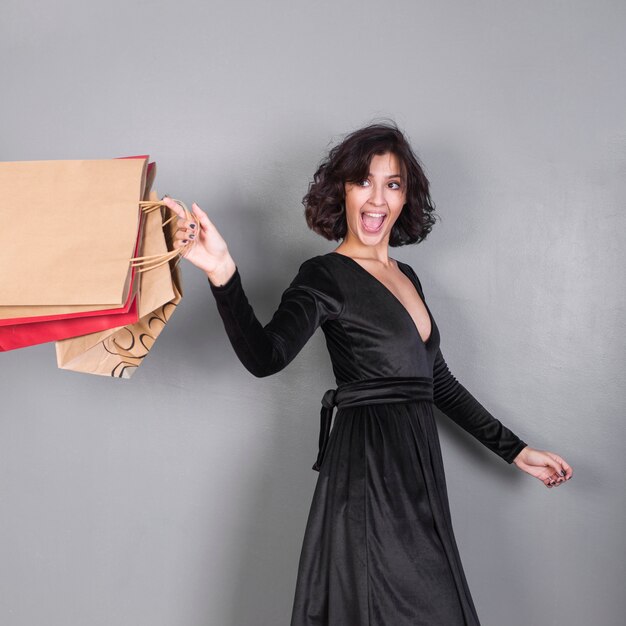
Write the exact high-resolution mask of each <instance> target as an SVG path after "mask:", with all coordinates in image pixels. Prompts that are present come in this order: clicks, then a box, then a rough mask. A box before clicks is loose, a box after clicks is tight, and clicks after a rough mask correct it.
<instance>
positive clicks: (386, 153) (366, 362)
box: [168, 124, 572, 626]
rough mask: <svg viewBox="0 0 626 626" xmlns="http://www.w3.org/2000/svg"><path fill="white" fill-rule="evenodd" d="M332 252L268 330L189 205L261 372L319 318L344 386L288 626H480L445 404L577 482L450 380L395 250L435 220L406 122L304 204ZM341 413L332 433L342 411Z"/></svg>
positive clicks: (326, 430) (530, 469)
mask: <svg viewBox="0 0 626 626" xmlns="http://www.w3.org/2000/svg"><path fill="white" fill-rule="evenodd" d="M303 203H304V205H305V216H306V220H307V223H308V225H309V227H310V228H312V229H313V230H314V231H315V232H317V233H319V234H320V235H322V236H323V237H325V238H326V239H329V240H338V239H342V242H341V244H340V245H339V246H338V247H337V248H336V249H335V250H333V251H332V252H329V253H327V254H321V255H317V256H314V257H312V258H310V259H307V260H306V261H304V262H303V263H302V265H300V267H299V271H298V273H297V275H296V276H295V278H294V279H293V280H292V282H291V284H290V285H289V287H288V288H287V289H286V290H285V291H284V292H283V294H282V297H281V301H280V304H279V306H278V309H277V310H276V312H275V313H274V315H273V317H272V319H271V321H270V322H269V323H268V324H267V325H265V326H262V325H261V323H260V322H259V321H258V319H257V318H256V316H255V314H254V311H253V309H252V307H251V306H250V304H249V303H248V300H247V298H246V295H245V292H244V290H243V287H242V282H241V276H240V275H239V271H238V267H237V266H236V264H235V261H234V260H233V259H232V257H231V256H230V254H229V251H228V246H227V245H226V242H225V241H224V239H223V238H222V237H221V236H220V234H219V233H218V231H217V230H216V228H215V226H214V225H213V224H212V222H211V221H210V220H209V218H208V217H207V215H206V213H205V212H204V211H202V210H201V209H200V208H199V207H198V205H197V204H195V203H194V205H193V212H194V215H195V216H196V218H197V221H187V220H185V219H184V215H183V213H182V211H181V210H180V208H179V207H178V205H176V203H174V202H173V201H168V206H170V207H171V208H172V209H173V210H174V211H176V212H177V213H178V214H179V215H180V218H181V219H179V231H178V233H177V235H176V244H175V245H176V247H180V246H181V245H182V244H183V243H187V241H188V240H189V239H195V243H194V245H192V246H191V247H189V248H188V250H187V251H186V252H185V257H186V258H187V259H188V260H189V261H191V262H192V263H193V264H194V265H196V266H197V267H199V268H201V269H202V270H204V271H205V273H206V275H207V277H208V280H209V284H210V288H211V291H212V293H213V295H214V297H215V299H216V303H217V307H218V311H219V313H220V316H221V317H222V320H223V322H224V326H225V328H226V331H227V333H228V336H229V339H230V341H231V343H232V346H233V348H234V350H235V352H236V354H237V355H238V357H239V359H240V360H241V362H242V363H243V364H244V366H245V367H246V368H247V369H248V370H249V371H250V372H251V373H252V374H254V375H255V376H259V377H261V376H268V375H270V374H273V373H275V372H278V371H280V370H281V369H283V368H284V367H286V365H287V364H288V363H289V362H290V361H291V360H292V359H293V358H294V357H295V356H296V355H297V354H298V352H299V351H300V350H301V348H302V347H303V346H304V344H305V343H306V342H307V341H308V339H309V338H310V337H311V335H312V334H313V333H314V332H315V330H316V329H317V327H318V326H321V327H322V329H323V332H324V334H325V336H326V342H327V346H328V349H329V352H330V356H331V360H332V365H333V371H334V373H335V376H336V379H337V385H338V387H337V389H330V390H328V391H327V392H326V394H324V398H323V400H322V411H321V422H322V423H321V432H320V446H319V453H318V457H317V460H316V463H315V465H314V466H313V469H315V470H318V471H319V472H320V474H319V476H318V480H317V483H316V487H315V491H314V495H313V500H312V503H311V508H310V511H309V517H308V521H307V526H306V530H305V536H304V542H303V546H302V551H301V554H300V561H299V567H298V577H297V581H296V594H295V598H294V603H293V612H292V617H291V626H313V625H315V626H322V625H324V626H361V625H363V626H364V625H368V626H373V625H377V626H379V625H385V626H409V625H411V626H414V625H416V624H428V625H429V626H438V625H441V626H457V625H458V626H461V625H470V626H476V625H478V624H479V620H478V616H477V614H476V610H475V607H474V603H473V601H472V597H471V594H470V591H469V588H468V586H467V582H466V578H465V574H464V571H463V567H462V564H461V560H460V557H459V552H458V549H457V545H456V541H455V537H454V533H453V529H452V522H451V518H450V509H449V503H448V494H447V491H446V481H445V474H444V466H443V461H442V457H441V449H440V444H439V438H438V433H437V427H436V423H435V419H434V414H433V404H434V405H435V406H437V407H438V408H439V409H440V410H441V411H443V412H444V413H445V414H446V415H447V416H449V417H450V418H451V419H452V420H454V421H455V422H456V423H457V424H459V425H460V426H461V427H462V428H464V429H465V430H467V431H468V432H469V433H471V434H472V435H473V436H474V437H476V438H477V439H478V440H479V441H480V442H482V443H483V444H484V445H485V446H487V447H488V448H489V449H491V450H492V451H493V452H495V453H496V454H498V455H499V456H500V457H501V458H502V459H504V460H505V461H507V462H508V463H513V464H515V465H516V466H517V467H518V468H519V469H521V470H523V471H525V472H527V473H529V474H530V475H531V476H534V477H536V478H538V479H539V480H541V481H542V482H543V483H544V484H545V485H546V486H547V487H552V486H555V485H560V484H562V483H563V482H564V481H565V480H568V479H570V478H571V477H572V468H571V467H570V466H569V465H568V464H567V463H566V462H565V461H564V460H563V459H562V458H561V457H560V456H558V455H556V454H554V453H552V452H547V451H542V450H536V449H533V448H531V447H530V446H528V445H527V444H526V443H525V442H524V441H522V440H521V439H520V438H519V437H517V436H516V435H515V434H514V433H513V432H512V431H510V430H509V429H508V428H507V427H506V426H504V425H503V424H502V423H501V422H500V421H499V420H497V419H496V418H495V417H493V416H492V415H491V414H489V413H488V412H487V410H486V409H485V408H484V407H483V406H482V405H481V404H480V403H479V402H478V401H477V400H476V399H475V398H474V397H473V396H472V395H471V394H470V393H469V392H468V391H467V390H466V389H465V388H464V387H463V386H462V385H461V384H460V383H459V382H458V381H457V380H456V379H455V378H454V376H453V375H452V374H451V373H450V371H449V369H448V367H447V364H446V362H445V360H444V357H443V354H442V352H441V349H440V335H439V330H438V328H437V325H436V323H435V320H434V318H433V316H432V314H431V312H430V310H429V308H428V306H427V304H426V300H425V297H424V293H423V291H422V286H421V283H420V281H419V279H418V277H417V275H416V274H415V272H414V271H413V269H412V268H411V267H410V266H409V265H408V264H406V263H403V262H401V261H397V260H395V259H393V258H391V257H389V254H388V252H389V251H388V248H389V246H400V245H407V244H410V243H418V242H420V241H422V240H423V239H425V237H426V236H427V234H428V233H429V232H430V230H431V228H432V226H433V224H434V222H435V220H434V209H433V206H432V203H431V200H430V196H429V183H428V181H427V179H426V177H425V176H424V173H423V171H422V168H421V167H420V164H419V162H418V160H417V158H416V157H415V155H414V154H413V152H412V150H411V147H410V145H409V144H408V142H407V140H406V138H405V137H404V135H403V134H402V133H401V132H400V130H398V128H397V127H396V126H395V125H394V124H373V125H370V126H367V127H365V128H362V129H360V130H357V131H356V132H353V133H352V134H350V135H348V136H347V137H346V138H345V139H344V140H343V141H342V142H341V143H340V144H339V145H337V146H336V147H335V148H333V149H332V150H331V151H330V154H329V155H328V158H327V159H326V160H325V161H323V163H322V164H321V165H320V167H319V169H318V170H317V172H316V173H315V176H314V180H313V182H312V183H311V185H310V188H309V191H308V193H307V195H306V196H305V197H304V201H303ZM335 405H337V406H338V411H337V414H336V417H335V422H334V425H333V427H332V429H331V428H330V424H331V416H332V410H333V407H334V406H335Z"/></svg>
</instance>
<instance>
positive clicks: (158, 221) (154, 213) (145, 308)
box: [56, 194, 193, 378]
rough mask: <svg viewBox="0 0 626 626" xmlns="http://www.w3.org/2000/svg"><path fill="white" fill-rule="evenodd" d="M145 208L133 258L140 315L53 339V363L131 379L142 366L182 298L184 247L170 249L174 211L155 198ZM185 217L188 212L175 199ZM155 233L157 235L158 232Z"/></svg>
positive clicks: (84, 371) (77, 369) (173, 230)
mask: <svg viewBox="0 0 626 626" xmlns="http://www.w3.org/2000/svg"><path fill="white" fill-rule="evenodd" d="M152 200H153V202H154V204H153V205H152V206H151V207H146V211H147V212H148V213H149V214H148V217H147V219H146V234H145V241H146V247H145V249H144V252H145V254H143V255H142V256H141V257H136V258H135V259H133V262H132V265H133V266H134V267H136V268H138V271H139V272H140V278H139V302H140V308H139V315H140V318H139V320H138V321H137V322H135V323H133V324H129V325H126V326H124V327H121V328H116V329H111V330H108V331H106V332H102V333H92V334H88V335H83V336H80V337H74V338H71V339H65V340H62V341H57V342H56V354H57V365H58V367H59V368H61V369H68V370H72V371H75V372H82V373H88V374H98V375H102V376H112V377H116V378H130V377H131V376H132V375H133V373H134V372H135V371H136V369H137V368H138V367H139V366H140V365H141V363H142V361H143V359H144V358H145V357H146V355H147V354H148V352H149V351H150V349H151V348H152V346H153V345H154V342H155V341H156V339H157V337H158V336H159V334H160V333H161V331H162V330H163V328H164V327H165V325H166V324H167V322H168V320H169V319H170V318H171V316H172V314H173V312H174V310H175V309H176V306H177V305H178V303H179V302H180V300H181V299H182V296H183V292H182V280H181V273H180V268H179V267H178V264H179V261H180V257H181V255H182V253H183V252H184V250H185V249H187V248H188V247H189V246H190V245H191V244H192V243H193V242H191V241H190V242H188V244H187V245H186V246H182V247H181V248H178V249H174V247H173V243H174V233H175V232H176V230H177V227H178V226H177V222H176V217H177V215H176V214H174V215H171V216H169V218H167V219H164V218H166V217H167V212H166V210H168V209H167V207H166V206H165V205H164V204H163V203H161V202H158V201H157V200H156V194H154V195H152ZM179 203H180V204H181V206H182V207H183V209H184V210H185V213H186V215H187V217H188V219H191V217H192V214H191V213H190V212H189V211H188V210H187V207H185V205H184V204H183V203H182V202H179ZM157 233H158V235H160V237H159V236H156V235H157ZM148 244H149V245H148Z"/></svg>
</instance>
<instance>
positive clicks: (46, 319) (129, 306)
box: [0, 157, 156, 352]
mask: <svg viewBox="0 0 626 626" xmlns="http://www.w3.org/2000/svg"><path fill="white" fill-rule="evenodd" d="M129 158H142V159H145V158H147V157H129ZM155 172H156V165H155V164H154V163H151V164H149V165H148V171H147V175H146V181H145V184H146V193H145V195H144V196H143V199H144V200H147V199H148V193H149V188H150V186H151V184H152V181H153V180H154V175H155ZM146 204H150V203H149V202H145V201H140V202H139V205H140V208H141V207H142V206H143V205H146ZM133 211H134V209H133ZM140 215H141V213H140ZM142 231H143V220H142V219H141V217H140V221H139V228H138V234H137V237H136V248H135V254H136V253H137V251H138V250H139V249H140V248H138V247H137V246H140V244H141V240H142ZM17 271H18V272H19V270H17ZM135 273H136V271H135V268H134V267H133V268H132V269H131V281H130V282H131V290H130V291H129V294H128V299H127V303H125V304H124V305H123V306H122V307H119V308H117V309H112V310H108V311H107V310H102V306H99V309H100V310H96V311H85V312H74V313H65V314H56V315H52V316H39V317H31V318H22V319H20V320H15V319H11V320H2V323H0V352H3V351H8V350H15V349H17V348H24V347H26V346H32V345H36V344H41V343H46V342H49V341H55V340H59V339H65V338H67V337H75V336H77V335H82V334H85V333H93V332H98V331H102V330H106V329H109V328H113V327H118V326H121V325H124V324H131V323H133V322H136V321H137V319H138V318H139V312H138V306H137V302H136V299H137V281H135V277H134V274H135ZM8 308H11V309H13V310H17V309H18V308H19V307H8ZM32 308H36V309H40V310H49V309H50V307H45V306H39V307H32ZM55 308H57V309H59V308H62V307H59V306H56V307H55ZM75 308H78V309H80V308H82V307H75ZM2 313H4V311H2V307H0V315H1V314H2Z"/></svg>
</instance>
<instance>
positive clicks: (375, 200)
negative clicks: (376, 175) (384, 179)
mask: <svg viewBox="0 0 626 626" xmlns="http://www.w3.org/2000/svg"><path fill="white" fill-rule="evenodd" d="M383 191H384V190H383V187H382V185H376V184H374V185H372V193H371V195H370V199H369V202H370V204H373V205H374V206H375V207H380V206H383V205H384V204H385V195H384V193H383Z"/></svg>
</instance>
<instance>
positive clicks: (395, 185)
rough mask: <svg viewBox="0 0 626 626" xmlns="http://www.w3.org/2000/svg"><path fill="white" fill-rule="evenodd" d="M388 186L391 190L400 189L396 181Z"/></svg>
mask: <svg viewBox="0 0 626 626" xmlns="http://www.w3.org/2000/svg"><path fill="white" fill-rule="evenodd" d="M389 185H390V186H391V188H392V189H400V183H398V182H396V181H391V182H390V183H389Z"/></svg>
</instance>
